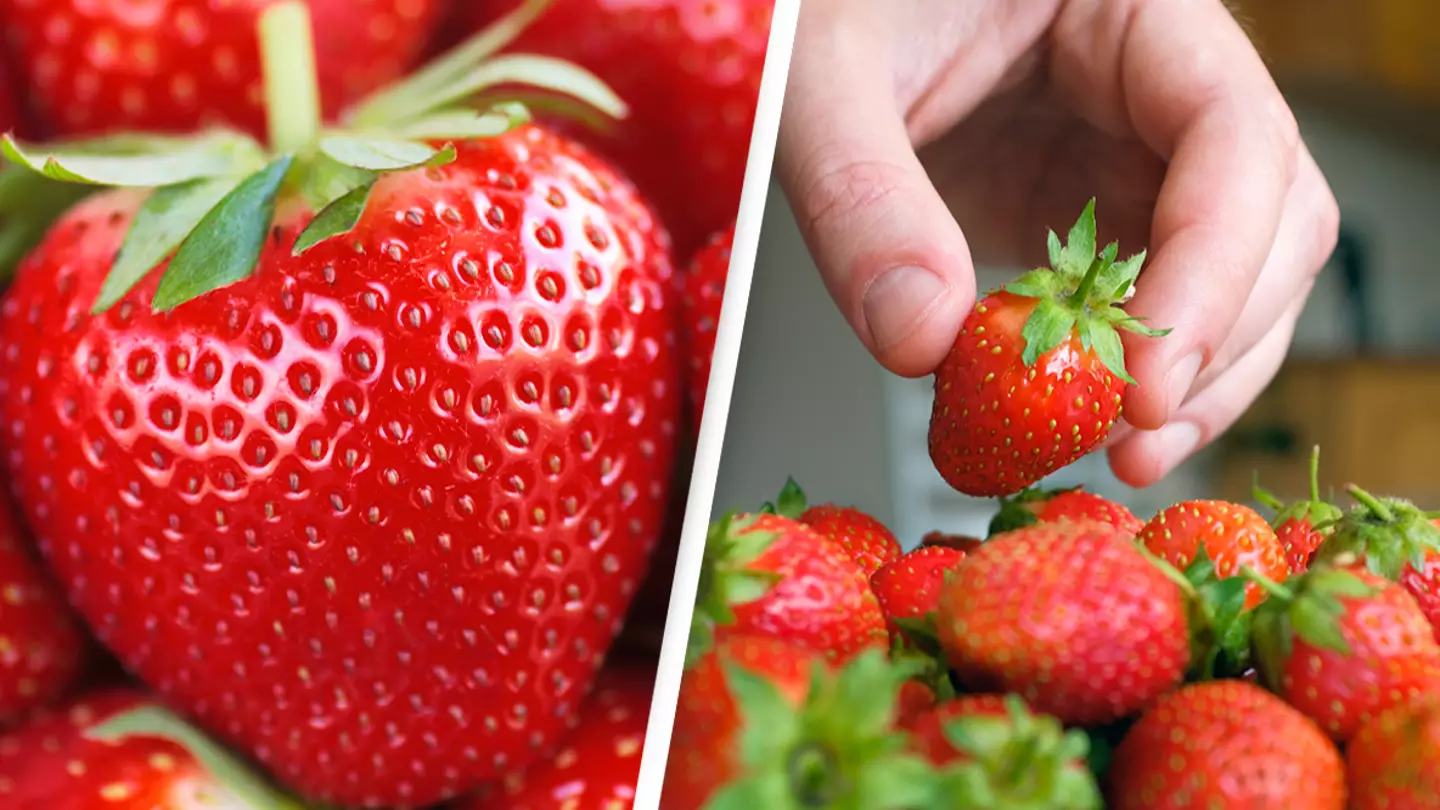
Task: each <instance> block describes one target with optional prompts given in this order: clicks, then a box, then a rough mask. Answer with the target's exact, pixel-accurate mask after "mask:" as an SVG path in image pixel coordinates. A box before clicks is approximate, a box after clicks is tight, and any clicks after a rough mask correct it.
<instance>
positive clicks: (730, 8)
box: [454, 0, 774, 261]
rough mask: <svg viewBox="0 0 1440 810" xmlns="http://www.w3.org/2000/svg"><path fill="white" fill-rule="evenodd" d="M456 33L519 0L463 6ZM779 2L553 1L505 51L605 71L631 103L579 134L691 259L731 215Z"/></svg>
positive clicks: (741, 179)
mask: <svg viewBox="0 0 1440 810" xmlns="http://www.w3.org/2000/svg"><path fill="white" fill-rule="evenodd" d="M455 5H456V15H457V20H456V25H455V27H454V30H455V31H457V32H468V31H474V30H477V29H478V28H479V27H480V26H482V25H484V24H486V23H488V22H489V21H491V20H494V19H495V18H496V17H498V16H499V15H500V14H501V13H503V12H506V11H509V10H511V9H513V8H515V7H516V6H517V5H519V0H492V1H491V2H480V1H479V0H466V2H461V3H456V4H455ZM773 6H774V2H773V0H715V1H714V2H696V0H557V2H556V3H555V4H554V5H553V6H551V7H550V9H549V10H548V11H547V12H546V13H545V14H544V16H542V17H541V18H540V19H539V20H538V21H536V23H535V24H534V25H532V26H531V27H530V28H528V29H527V30H526V31H525V33H524V34H522V35H521V36H520V38H519V39H518V40H517V41H516V42H515V43H514V44H513V45H511V46H510V47H509V48H508V49H507V50H509V51H512V52H515V53H541V54H547V55H550V56H558V57H560V58H562V59H566V60H569V61H572V62H575V63H576V64H579V65H582V66H584V67H585V68H588V69H589V70H591V71H592V72H594V73H595V74H596V75H598V76H599V77H600V78H602V79H604V80H605V82H606V83H607V84H609V85H610V86H611V87H612V88H613V89H614V90H615V92H616V93H618V94H619V95H620V97H621V98H622V99H624V100H625V102H626V103H627V104H628V105H629V107H630V115H629V116H628V117H627V118H626V119H625V120H624V121H622V122H619V123H617V124H615V125H614V127H613V128H612V130H611V132H610V133H609V134H608V135H600V134H594V133H592V132H590V131H589V130H585V131H583V132H578V131H577V134H578V135H579V136H580V137H582V138H585V139H587V140H588V141H589V142H590V143H592V144H593V145H595V146H596V147H597V148H598V149H600V151H602V152H604V153H605V154H606V155H609V156H610V157H612V158H614V159H615V161H616V162H617V163H619V165H620V166H621V168H623V169H624V170H625V172H626V174H627V175H629V176H630V177H631V178H633V179H634V180H635V183H636V184H637V185H639V186H640V189H641V190H642V191H644V192H645V194H646V196H647V197H649V198H650V199H651V200H652V201H654V202H655V204H656V205H657V206H658V207H659V209H660V212H661V215H662V216H663V217H664V219H665V222H666V224H667V225H668V226H669V228H670V232H671V234H672V235H673V236H674V238H675V251H676V256H678V257H680V259H681V260H682V261H684V260H686V258H687V257H689V256H690V254H691V253H692V252H694V251H695V250H698V249H699V248H700V246H701V245H702V244H703V243H704V241H705V239H706V238H707V237H708V236H709V235H710V234H712V233H714V232H715V231H718V230H720V229H722V228H724V227H725V226H726V223H728V222H731V221H732V220H734V219H735V214H736V213H737V212H738V211H739V208H740V189H741V186H742V185H743V184H744V180H745V160H746V157H747V156H748V154H749V151H750V130H751V128H752V127H753V126H754V122H755V106H756V103H757V101H758V100H759V94H760V74H761V72H762V71H763V69H764V66H765V51H766V46H767V44H768V42H769V38H770V15H771V12H772V9H773Z"/></svg>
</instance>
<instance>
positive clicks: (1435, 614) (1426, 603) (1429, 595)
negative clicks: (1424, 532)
mask: <svg viewBox="0 0 1440 810" xmlns="http://www.w3.org/2000/svg"><path fill="white" fill-rule="evenodd" d="M1397 582H1398V583H1399V585H1400V587H1402V588H1404V589H1405V590H1406V591H1409V592H1410V595H1411V596H1413V597H1415V604H1417V605H1419V606H1420V612H1421V613H1423V614H1425V620H1426V621H1428V622H1430V626H1431V627H1432V628H1433V629H1434V630H1435V639H1436V640H1437V641H1440V551H1434V550H1429V551H1426V552H1425V564H1424V565H1422V566H1420V567H1419V568H1416V567H1415V566H1414V564H1412V563H1407V564H1406V565H1405V569H1404V570H1403V571H1401V572H1400V578H1399V579H1398V580H1397Z"/></svg>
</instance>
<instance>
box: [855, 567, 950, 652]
mask: <svg viewBox="0 0 1440 810" xmlns="http://www.w3.org/2000/svg"><path fill="white" fill-rule="evenodd" d="M964 559H965V552H963V551H958V550H956V549H953V548H945V547H943V546H921V547H920V548H917V549H915V550H914V551H911V552H908V553H906V554H904V555H903V556H901V557H900V559H898V560H895V561H894V562H890V563H887V564H886V565H885V566H884V567H883V568H881V569H880V570H879V571H876V572H875V573H874V574H872V575H871V576H870V589H871V590H872V591H874V592H875V598H876V599H878V600H879V601H880V610H881V611H882V612H884V614H885V621H886V622H887V623H888V624H889V626H890V633H891V634H892V636H895V637H899V636H900V635H902V634H903V632H904V631H903V630H902V629H901V627H900V625H899V624H897V623H896V622H897V620H905V619H915V620H923V619H925V617H926V616H928V615H929V614H931V613H933V612H934V611H935V610H936V609H937V608H938V607H939V606H940V593H941V591H942V589H943V588H944V585H945V575H946V573H947V572H949V571H953V570H954V569H955V567H956V566H958V565H959V564H960V562H961V561H962V560H964Z"/></svg>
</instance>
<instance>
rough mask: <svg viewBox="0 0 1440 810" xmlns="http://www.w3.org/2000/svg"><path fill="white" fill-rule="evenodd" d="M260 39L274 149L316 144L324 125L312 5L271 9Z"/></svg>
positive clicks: (294, 2)
mask: <svg viewBox="0 0 1440 810" xmlns="http://www.w3.org/2000/svg"><path fill="white" fill-rule="evenodd" d="M258 35H259V38H260V63H261V72H262V74H263V77H264V87H265V110H266V115H267V123H268V125H269V136H270V148H271V149H273V150H275V151H276V152H279V153H281V154H287V153H288V154H293V153H295V152H299V151H301V150H304V149H306V148H308V147H310V145H311V144H313V143H314V142H315V140H316V137H317V136H318V134H319V132H320V123H321V120H320V84H319V80H318V79H317V77H316V71H315V44H314V43H315V40H314V35H313V32H312V30H311V26H310V9H309V7H308V6H306V5H305V4H304V3H302V2H298V0H286V1H285V2H281V3H276V4H275V5H273V6H270V7H269V8H267V9H265V11H263V12H261V14H260V23H259V30H258Z"/></svg>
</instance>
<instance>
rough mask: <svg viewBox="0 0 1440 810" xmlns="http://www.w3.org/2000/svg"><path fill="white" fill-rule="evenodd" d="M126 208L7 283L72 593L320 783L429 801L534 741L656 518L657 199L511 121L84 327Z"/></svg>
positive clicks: (339, 798) (170, 679)
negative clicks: (310, 225)
mask: <svg viewBox="0 0 1440 810" xmlns="http://www.w3.org/2000/svg"><path fill="white" fill-rule="evenodd" d="M134 203H135V198H134V197H133V196H127V195H123V194H122V195H119V196H117V195H105V196H102V197H98V198H94V199H90V200H87V201H86V202H85V203H83V204H82V205H81V206H80V207H78V208H77V209H75V211H74V212H73V213H71V214H70V215H68V216H67V217H66V218H64V219H63V220H62V221H61V222H60V223H59V224H58V225H57V226H56V227H55V228H54V229H53V230H52V232H51V233H50V235H49V237H48V239H47V241H46V242H45V244H43V245H42V246H41V247H40V248H39V249H38V250H37V251H36V252H35V253H33V254H32V255H31V256H30V258H29V259H28V261H27V262H26V263H25V264H24V265H23V266H22V267H21V269H20V271H19V274H18V276H17V278H16V280H15V283H14V285H13V286H12V287H11V288H10V290H9V291H8V294H7V295H6V297H5V298H4V300H3V304H0V415H3V422H0V423H3V425H4V426H5V429H4V433H3V437H0V438H3V441H4V443H5V447H6V450H7V451H8V453H7V455H6V459H7V461H8V463H9V466H10V468H11V471H12V473H13V478H14V481H15V484H16V486H17V487H18V490H19V492H18V494H19V496H20V498H19V499H20V502H21V503H22V504H24V506H25V509H26V516H27V517H28V519H29V521H30V523H31V525H32V527H33V528H34V530H35V532H36V535H37V539H38V541H39V543H40V546H41V549H42V551H44V552H45V554H46V555H47V557H48V558H49V561H50V562H51V564H52V565H53V567H54V568H55V569H56V571H57V572H58V573H59V575H60V577H61V579H62V580H63V581H64V582H65V583H66V585H67V586H68V589H69V595H70V598H71V601H72V602H73V603H74V604H75V605H77V606H78V607H79V609H80V611H81V613H82V614H83V615H84V616H85V618H86V619H87V620H88V622H89V624H90V625H91V626H92V627H93V628H94V629H95V631H96V634H97V635H98V637H99V638H100V640H101V641H102V642H104V643H105V644H106V645H107V646H109V647H110V648H111V649H112V650H114V651H115V652H116V653H117V655H118V656H119V657H120V658H121V660H122V661H124V663H125V664H126V666H127V668H128V669H129V670H130V671H131V672H133V673H135V674H136V675H137V676H139V677H140V678H142V679H143V680H144V681H145V682H146V683H148V684H149V685H151V686H153V687H154V688H155V689H156V690H157V691H159V692H160V693H161V694H162V695H164V696H165V697H166V698H167V699H168V700H169V701H170V702H172V703H173V704H174V705H177V706H179V707H181V708H182V709H184V710H186V711H188V712H189V713H191V714H193V715H194V716H196V717H197V718H198V719H199V720H200V721H201V722H202V723H203V724H205V725H206V726H207V727H208V728H209V729H211V730H212V731H213V732H215V733H217V734H220V735H221V736H223V737H224V738H226V739H227V740H228V741H230V742H231V743H232V744H234V745H236V747H238V748H240V749H242V750H243V751H245V752H247V753H249V754H252V755H254V757H255V758H256V759H258V760H259V761H260V762H261V763H263V764H265V765H266V766H268V767H269V768H271V769H272V770H273V771H275V772H276V774H277V775H278V776H279V777H280V778H282V779H283V780H285V781H286V782H287V783H289V784H291V785H292V786H293V787H295V788H296V789H297V790H299V791H301V792H303V793H304V794H306V795H307V796H308V797H310V798H312V799H315V800H319V801H324V802H331V803H336V804H342V805H348V804H357V805H358V804H381V805H385V806H395V807H415V806H423V805H428V804H431V803H434V802H436V801H440V800H443V799H446V798H449V797H452V796H455V795H458V794H460V793H463V792H467V791H469V790H470V789H472V788H474V787H475V786H477V785H478V784H480V783H483V782H485V781H488V780H490V779H492V778H494V777H495V776H497V775H500V774H504V773H508V772H510V771H511V770H513V769H516V768H520V767H523V766H525V765H526V764H528V763H529V762H530V761H531V760H532V759H533V758H534V757H535V756H537V752H538V751H541V750H543V749H544V748H546V747H547V746H548V745H549V744H550V743H551V742H552V741H553V740H554V739H555V737H556V735H557V734H558V733H559V732H560V731H561V729H562V728H563V726H564V725H565V722H566V719H567V718H568V716H569V715H570V714H571V712H573V711H574V709H575V707H576V705H577V704H578V703H579V701H580V698H581V697H582V696H583V695H584V693H585V690H586V688H587V686H588V685H589V684H590V682H591V679H592V678H593V677H594V674H595V672H596V670H597V669H598V668H599V665H600V663H601V661H602V659H603V657H604V655H605V652H606V649H607V647H608V646H609V644H610V642H611V640H612V639H613V638H614V636H615V634H616V632H617V630H618V625H619V619H620V617H622V616H623V615H624V613H625V609H626V607H627V605H628V602H629V600H630V598H631V594H632V593H633V591H634V589H635V586H636V584H637V582H638V580H639V579H640V577H641V575H642V574H643V571H644V567H645V562H646V559H647V556H648V555H649V553H650V551H651V550H652V548H653V546H654V544H655V542H656V539H657V537H658V535H659V532H660V530H661V522H662V513H663V509H664V506H665V503H666V501H667V492H666V489H667V486H668V482H669V480H670V467H671V457H672V445H673V442H674V438H673V437H674V434H675V428H676V421H677V419H678V402H677V391H676V386H675V385H674V383H673V381H674V380H675V379H677V378H678V364H677V362H676V357H675V351H674V345H673V344H674V331H673V326H672V320H671V317H672V313H671V312H670V311H669V309H668V307H669V305H670V302H669V301H667V296H666V291H667V290H669V289H670V287H669V284H670V282H671V278H670V275H671V273H670V269H669V265H668V262H667V260H666V258H665V250H664V239H663V235H662V231H661V230H660V229H659V227H658V225H657V224H656V223H655V221H654V220H653V218H652V216H651V214H650V213H649V211H648V209H647V208H646V206H645V205H644V204H643V203H642V201H641V200H640V199H639V198H638V197H637V196H636V195H635V193H634V192H633V190H632V188H631V187H630V186H629V185H628V184H625V183H624V182H623V181H621V180H620V179H619V177H618V176H617V175H616V174H614V173H613V172H612V171H611V170H610V169H608V168H607V167H606V166H605V165H604V164H602V163H601V162H600V161H598V160H597V159H595V158H593V157H592V156H591V155H589V153H587V152H586V151H585V150H583V149H580V148H579V147H578V146H576V145H574V144H573V143H572V142H570V141H567V140H565V139H563V138H560V137H557V136H555V135H552V134H549V133H547V132H546V131H545V130H543V129H540V128H537V127H524V128H520V129H517V130H515V131H512V132H511V133H508V134H507V135H505V136H503V137H500V138H495V139H491V140H486V141H479V142H475V143H471V144H464V145H462V146H461V147H460V149H459V154H458V158H457V160H456V161H455V162H454V163H452V164H449V165H447V166H445V167H443V168H439V169H432V170H427V171H422V172H411V173H405V174H398V175H387V176H386V177H385V178H384V179H382V180H381V181H380V183H379V184H377V185H376V187H375V191H374V193H373V194H372V196H371V200H370V206H369V208H368V209H367V210H366V213H365V215H364V216H363V217H362V219H361V221H360V222H359V224H358V226H357V228H356V229H355V231H354V232H353V233H351V234H349V235H347V236H346V237H345V238H344V239H337V240H333V241H331V242H327V243H324V244H321V245H319V246H317V247H315V248H314V249H313V250H312V251H310V252H308V253H306V254H305V255H304V256H303V257H300V258H291V257H290V250H291V247H290V246H291V244H292V241H293V239H294V237H295V235H296V233H297V229H298V226H299V224H300V223H301V222H302V221H303V218H301V219H297V218H293V217H286V218H285V219H284V220H283V221H282V224H281V225H280V226H279V227H278V229H277V231H276V239H275V240H274V242H273V244H270V245H268V246H267V249H266V250H265V252H264V254H263V255H262V257H261V261H260V266H259V268H258V269H257V271H256V273H255V274H254V275H253V276H252V277H250V278H248V279H246V280H243V281H240V282H238V283H236V284H234V285H232V286H229V287H226V288H224V289H222V290H218V291H216V292H214V293H212V294H208V295H205V296H203V297H202V298H199V299H196V300H194V301H191V302H189V303H187V304H184V305H182V306H181V307H179V308H177V309H176V310H174V311H173V312H172V313H171V314H170V315H168V316H157V315H153V314H151V313H150V310H149V307H148V301H149V300H150V296H151V294H152V293H153V290H154V286H155V279H157V278H158V277H159V276H160V273H159V272H156V273H152V274H151V275H150V276H149V277H148V280H147V282H146V283H145V284H144V285H143V286H141V287H140V288H138V289H137V290H136V291H135V292H133V293H132V294H131V295H130V296H128V297H127V298H126V299H125V301H124V302H122V303H121V304H120V305H118V306H116V307H114V308H112V309H111V310H110V311H109V312H107V313H106V314H105V315H103V316H101V317H91V316H89V315H88V314H87V312H88V310H89V309H90V307H91V304H92V302H93V301H94V300H95V295H96V293H97V291H98V289H99V284H100V280H101V277H102V275H103V274H104V272H105V270H106V269H107V268H108V266H109V261H110V258H111V257H112V256H113V255H114V253H115V250H116V249H117V247H118V246H119V244H120V240H121V237H122V234H123V233H124V228H125V227H126V222H127V219H128V217H129V216H130V212H131V211H132V210H133V205H134ZM357 243H358V245H359V248H360V250H359V251H357V250H356V248H355V245H356V244H357ZM551 268H554V269H551ZM42 335H43V336H44V337H43V339H37V338H38V337H39V336H42ZM432 742H433V743H435V744H434V745H432Z"/></svg>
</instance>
